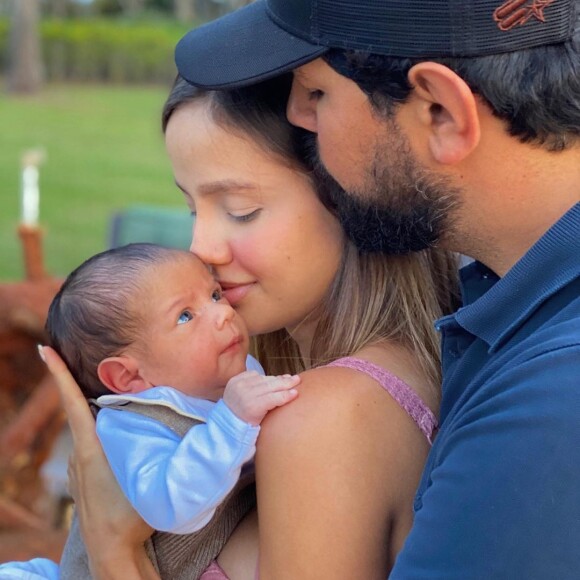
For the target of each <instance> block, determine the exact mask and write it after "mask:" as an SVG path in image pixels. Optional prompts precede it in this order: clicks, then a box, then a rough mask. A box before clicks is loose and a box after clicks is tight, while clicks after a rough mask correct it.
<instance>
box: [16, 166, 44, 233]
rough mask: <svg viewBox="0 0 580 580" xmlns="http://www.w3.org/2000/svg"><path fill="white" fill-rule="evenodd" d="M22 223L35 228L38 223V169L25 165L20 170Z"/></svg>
mask: <svg viewBox="0 0 580 580" xmlns="http://www.w3.org/2000/svg"><path fill="white" fill-rule="evenodd" d="M21 201H22V214H21V217H22V223H23V224H25V225H27V226H35V225H36V224H37V223H38V205H39V201H40V192H39V190H38V167H36V165H27V166H25V167H24V169H23V170H22V200H21Z"/></svg>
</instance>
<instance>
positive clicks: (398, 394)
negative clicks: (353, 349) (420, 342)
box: [325, 356, 437, 444]
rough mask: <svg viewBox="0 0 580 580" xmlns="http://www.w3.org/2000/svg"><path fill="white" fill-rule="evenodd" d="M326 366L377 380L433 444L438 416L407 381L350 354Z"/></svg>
mask: <svg viewBox="0 0 580 580" xmlns="http://www.w3.org/2000/svg"><path fill="white" fill-rule="evenodd" d="M325 366H328V367H344V368H348V369H352V370H354V371H359V372H361V373H364V374H365V375H368V376H369V377H371V378H372V379H374V380H375V381H377V383H379V385H381V387H383V389H385V391H387V392H388V393H389V394H390V395H391V397H393V399H395V401H397V403H399V405H400V406H401V407H402V408H403V409H404V410H405V411H406V412H407V414H408V415H409V417H411V419H413V421H415V423H416V424H417V426H418V427H419V429H421V431H422V433H423V434H424V435H425V437H427V441H429V443H430V444H433V438H434V437H435V434H436V432H437V418H436V417H435V415H434V414H433V412H432V411H431V409H429V407H428V406H427V405H426V404H425V402H424V401H423V399H421V397H419V395H418V394H417V393H416V392H415V391H414V390H413V389H412V388H411V387H410V386H409V385H408V384H407V383H405V382H404V381H402V380H401V379H400V378H398V377H396V376H395V375H394V374H392V373H390V372H389V371H387V370H385V369H384V368H383V367H380V366H378V365H376V364H374V363H372V362H369V361H367V360H363V359H360V358H354V357H350V356H348V357H345V358H339V359H338V360H335V361H333V362H331V363H329V364H327V365H325Z"/></svg>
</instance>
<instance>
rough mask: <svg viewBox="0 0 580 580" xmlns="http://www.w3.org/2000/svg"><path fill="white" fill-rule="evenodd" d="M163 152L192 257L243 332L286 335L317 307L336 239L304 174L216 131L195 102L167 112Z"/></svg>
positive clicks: (334, 263)
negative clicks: (186, 211) (190, 222)
mask: <svg viewBox="0 0 580 580" xmlns="http://www.w3.org/2000/svg"><path fill="white" fill-rule="evenodd" d="M166 145H167V150H168V152H169V157H170V159H171V163H172V165H173V171H174V175H175V181H176V183H177V185H178V187H179V188H180V189H181V190H182V191H183V193H184V195H185V198H186V200H187V204H188V206H189V207H190V209H191V210H192V211H193V212H194V213H195V215H196V220H195V227H194V235H193V242H192V245H191V250H192V252H194V253H195V254H197V255H198V256H199V257H200V258H201V259H202V260H203V261H204V262H206V263H207V264H209V265H211V266H212V267H213V270H214V272H215V275H216V277H217V279H218V281H219V282H220V284H221V285H222V288H223V289H224V294H225V296H226V298H227V299H228V300H229V301H230V303H231V304H232V306H234V307H235V309H236V310H237V311H238V313H239V314H240V315H241V316H242V317H243V318H244V319H245V321H246V324H247V326H248V329H249V331H250V334H262V333H265V332H271V331H273V330H278V329H280V328H287V329H288V330H290V331H291V332H292V330H293V329H294V328H295V327H296V326H297V325H298V324H299V323H300V322H301V321H302V320H303V319H304V318H305V317H306V316H307V315H308V314H310V313H311V312H313V311H314V310H315V308H316V307H317V306H318V305H319V304H320V303H321V300H322V298H323V296H324V295H325V293H326V291H327V289H328V288H329V286H330V284H331V282H332V279H333V277H334V275H335V273H336V271H337V269H338V266H339V263H340V258H341V254H342V244H343V233H342V230H341V228H340V226H339V224H338V222H337V220H336V219H335V218H334V217H333V216H332V215H331V214H330V213H329V212H328V211H327V210H326V209H325V207H324V206H323V205H322V204H321V203H320V201H319V200H318V198H317V196H316V193H315V191H314V189H313V188H312V185H311V183H310V180H309V179H308V177H307V176H306V175H304V174H303V173H300V172H298V171H296V170H294V169H291V168H290V167H288V166H287V165H285V164H284V163H283V161H281V160H280V159H278V158H277V157H275V156H274V155H270V154H268V153H267V152H266V151H265V150H264V149H263V148H261V146H260V145H258V144H256V143H255V142H254V141H253V140H252V138H251V137H245V136H243V135H242V134H241V133H239V134H238V133H237V132H234V131H231V130H228V129H224V128H222V127H220V126H219V125H217V124H216V123H215V122H214V121H213V119H212V118H211V114H210V113H209V112H208V107H207V102H206V101H205V100H200V101H197V102H193V103H188V104H185V105H182V106H181V107H180V108H178V109H177V110H176V111H175V112H174V113H173V115H172V117H171V119H170V121H169V124H168V127H167V131H166Z"/></svg>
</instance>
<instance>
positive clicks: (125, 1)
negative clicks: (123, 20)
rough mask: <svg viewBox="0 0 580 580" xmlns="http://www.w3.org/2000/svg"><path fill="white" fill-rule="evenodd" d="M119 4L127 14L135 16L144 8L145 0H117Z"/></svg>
mask: <svg viewBox="0 0 580 580" xmlns="http://www.w3.org/2000/svg"><path fill="white" fill-rule="evenodd" d="M119 4H120V5H121V8H122V9H123V14H125V15H127V16H135V15H137V14H139V13H140V12H143V9H144V8H145V0H119Z"/></svg>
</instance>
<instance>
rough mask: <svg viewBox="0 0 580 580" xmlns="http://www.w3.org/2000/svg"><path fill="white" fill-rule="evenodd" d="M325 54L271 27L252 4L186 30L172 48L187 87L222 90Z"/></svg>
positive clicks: (259, 4) (260, 2)
mask: <svg viewBox="0 0 580 580" xmlns="http://www.w3.org/2000/svg"><path fill="white" fill-rule="evenodd" d="M327 50H328V48H327V47H324V46H317V45H314V44H310V43H309V42H307V41H305V40H303V39H301V38H298V37H296V36H292V35H291V34H289V33H288V32H286V31H285V30H283V29H282V28H280V27H279V26H278V25H277V24H275V23H274V22H273V21H272V20H271V19H270V18H269V17H268V14H267V12H266V2H265V1H264V0H257V1H256V2H254V3H252V4H250V5H248V6H245V7H244V8H240V9H239V10H236V11H234V12H231V13H230V14H227V15H226V16H223V17H222V18H218V19H217V20H214V21H212V22H209V23H208V24H204V25H203V26H200V27H199V28H196V29H194V30H191V31H190V32H188V33H187V34H186V35H185V36H184V37H183V38H182V39H181V40H180V41H179V43H178V44H177V47H176V48H175V63H176V65H177V70H178V71H179V74H180V75H181V76H182V77H183V78H184V79H185V80H186V81H188V82H189V83H191V84H192V85H196V86H198V87H202V88H205V89H227V88H237V87H242V86H245V85H250V84H253V83H256V82H259V81H262V80H266V79H268V78H271V77H274V76H277V75H279V74H282V73H284V72H288V71H290V70H292V69H294V68H296V67H298V66H301V65H303V64H305V63H307V62H310V61H311V60H314V59H315V58H317V57H319V56H320V55H322V54H324V53H325V52H326V51H327Z"/></svg>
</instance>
